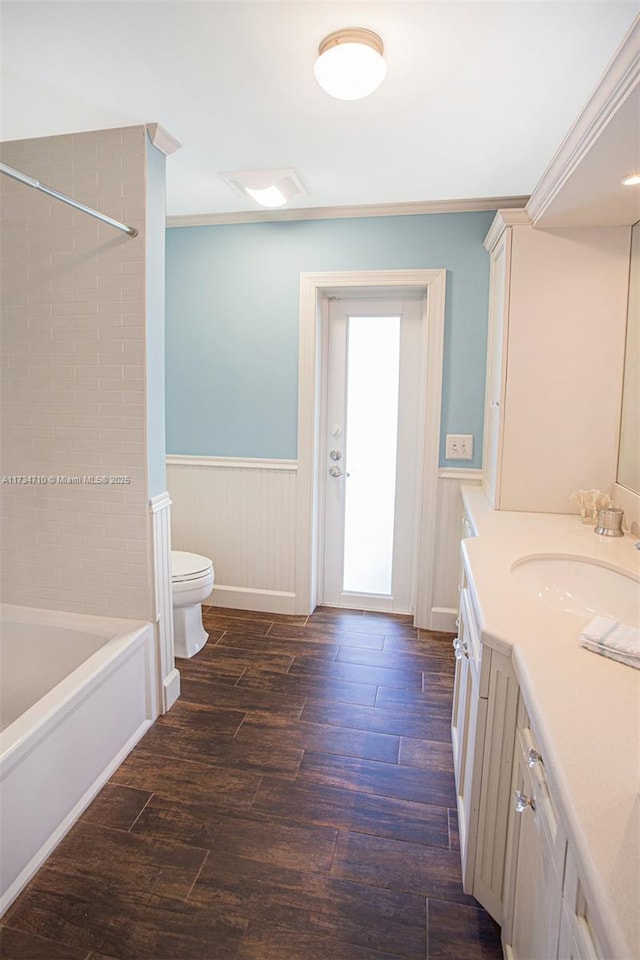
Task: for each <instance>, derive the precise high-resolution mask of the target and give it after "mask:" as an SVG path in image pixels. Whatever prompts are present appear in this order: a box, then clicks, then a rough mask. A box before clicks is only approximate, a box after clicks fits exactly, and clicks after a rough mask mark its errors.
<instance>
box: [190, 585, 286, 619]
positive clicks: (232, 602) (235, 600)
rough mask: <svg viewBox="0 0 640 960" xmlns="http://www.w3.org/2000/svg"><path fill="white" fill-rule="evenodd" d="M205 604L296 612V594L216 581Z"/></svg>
mask: <svg viewBox="0 0 640 960" xmlns="http://www.w3.org/2000/svg"><path fill="white" fill-rule="evenodd" d="M203 606H210V607H229V609H231V610H254V611H257V612H264V613H287V614H294V613H295V612H296V609H295V607H296V595H295V593H288V592H286V591H284V590H258V589H255V588H253V587H231V586H226V585H225V584H221V583H216V585H215V587H214V588H213V592H212V593H211V595H210V596H209V597H207V599H206V600H205V601H204V603H203Z"/></svg>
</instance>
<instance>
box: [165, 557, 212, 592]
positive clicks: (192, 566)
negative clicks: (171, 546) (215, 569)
mask: <svg viewBox="0 0 640 960" xmlns="http://www.w3.org/2000/svg"><path fill="white" fill-rule="evenodd" d="M212 566H213V564H212V563H211V560H209V558H208V557H201V556H200V554H198V553H186V552H185V551H183V550H172V551H171V582H172V583H174V584H176V583H189V582H190V581H192V580H200V579H201V578H206V577H208V575H209V573H210V572H211V569H212Z"/></svg>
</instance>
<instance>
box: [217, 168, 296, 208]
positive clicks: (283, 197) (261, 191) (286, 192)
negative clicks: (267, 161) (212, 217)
mask: <svg viewBox="0 0 640 960" xmlns="http://www.w3.org/2000/svg"><path fill="white" fill-rule="evenodd" d="M220 176H221V177H222V179H223V180H225V181H226V183H228V184H229V186H230V187H232V188H233V189H234V190H235V191H236V193H239V194H240V196H241V197H244V198H245V199H246V198H247V197H250V198H251V199H252V200H255V202H256V203H259V204H260V206H261V207H282V206H284V205H285V203H288V202H289V200H291V199H293V197H295V196H297V195H298V194H299V193H304V192H305V190H304V187H303V186H302V183H301V182H300V180H299V178H298V176H297V174H296V172H295V170H292V169H291V168H290V167H289V168H285V169H282V170H230V171H228V172H227V173H221V174H220Z"/></svg>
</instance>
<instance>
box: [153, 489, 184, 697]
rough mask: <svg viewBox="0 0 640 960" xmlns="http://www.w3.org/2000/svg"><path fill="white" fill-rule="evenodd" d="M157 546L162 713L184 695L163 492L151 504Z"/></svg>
mask: <svg viewBox="0 0 640 960" xmlns="http://www.w3.org/2000/svg"><path fill="white" fill-rule="evenodd" d="M149 513H150V518H151V543H152V548H153V621H154V628H155V634H156V648H157V651H158V657H157V662H158V669H159V674H160V676H159V681H160V683H159V688H160V689H159V695H160V704H161V711H162V713H166V712H167V710H168V709H169V708H170V707H171V706H172V705H173V704H174V703H175V701H176V700H177V699H178V697H179V695H180V674H179V673H178V671H177V670H176V667H175V660H174V651H173V594H172V588H171V498H170V496H169V494H168V493H161V494H159V495H158V496H157V497H154V498H153V499H152V500H151V501H150V503H149Z"/></svg>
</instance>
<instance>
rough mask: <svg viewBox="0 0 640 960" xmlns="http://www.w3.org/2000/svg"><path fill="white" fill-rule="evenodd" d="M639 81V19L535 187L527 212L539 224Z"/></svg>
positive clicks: (637, 18) (638, 18)
mask: <svg viewBox="0 0 640 960" xmlns="http://www.w3.org/2000/svg"><path fill="white" fill-rule="evenodd" d="M639 80H640V16H638V17H636V19H635V20H634V22H633V24H632V25H631V27H630V29H629V31H628V33H627V35H626V36H625V38H624V39H623V41H622V43H621V44H620V46H619V47H618V49H617V51H616V53H615V55H614V58H613V60H612V61H611V63H610V64H609V66H608V67H607V69H606V71H605V73H604V76H603V77H602V78H601V80H600V81H599V83H598V85H597V87H596V88H595V90H594V92H593V94H592V95H591V98H590V99H589V101H588V102H587V104H586V106H585V107H584V109H583V110H582V112H581V114H580V116H579V117H578V119H577V120H576V121H575V123H574V124H573V126H572V127H571V129H570V130H569V133H568V134H567V135H566V137H565V138H564V140H563V141H562V143H561V144H560V146H559V147H558V150H557V151H556V153H555V155H554V157H553V159H552V160H551V163H550V164H549V166H548V167H547V169H546V170H545V172H544V173H543V175H542V177H541V179H540V181H539V183H538V184H537V185H536V187H535V189H534V191H533V193H532V194H531V197H530V199H529V202H528V203H527V212H528V213H529V215H530V217H531V220H532V221H533V223H534V224H535V223H537V222H538V220H539V219H540V218H541V217H542V216H543V214H544V213H545V211H546V210H547V208H548V207H549V205H550V204H551V203H552V202H553V200H554V199H555V197H556V196H557V195H558V193H559V192H560V190H561V189H562V188H563V186H564V185H565V183H566V182H567V180H568V179H569V177H570V176H571V175H572V173H573V172H574V170H575V169H576V167H578V165H579V164H580V163H581V162H582V160H583V159H584V157H585V156H586V154H587V153H588V152H589V151H590V150H591V148H592V147H593V145H594V144H595V142H596V141H597V140H598V138H599V136H600V135H601V134H602V132H603V130H604V129H605V127H606V126H607V124H608V123H609V121H610V120H611V118H612V117H613V116H614V115H615V113H616V111H617V110H618V109H619V108H620V107H621V106H622V104H623V103H624V101H625V100H626V99H627V97H628V96H629V95H630V94H631V92H632V90H633V89H634V87H635V86H636V85H637V83H638V81H639Z"/></svg>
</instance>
